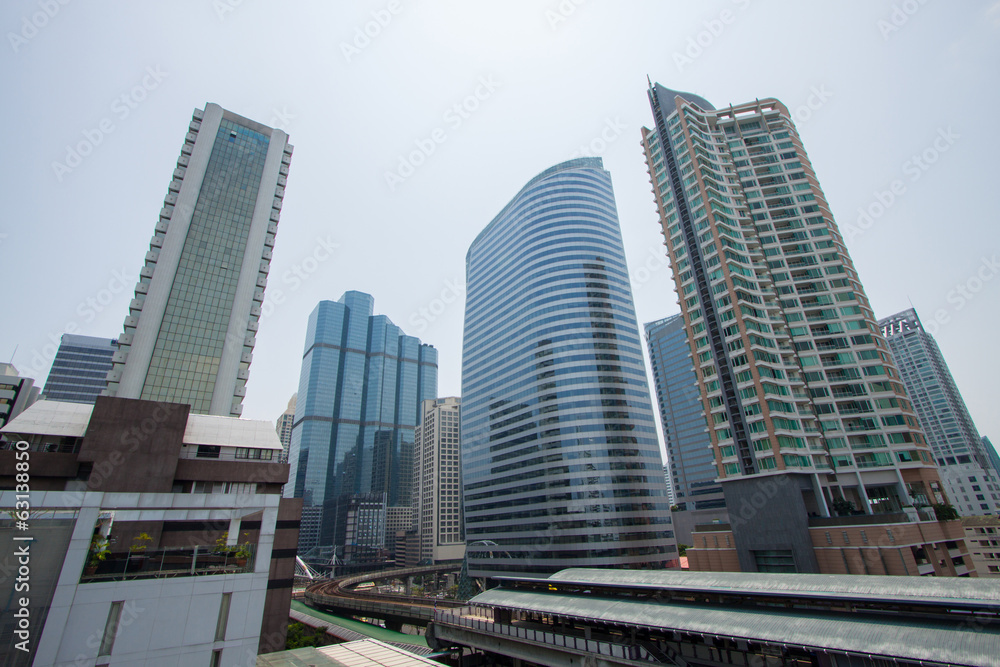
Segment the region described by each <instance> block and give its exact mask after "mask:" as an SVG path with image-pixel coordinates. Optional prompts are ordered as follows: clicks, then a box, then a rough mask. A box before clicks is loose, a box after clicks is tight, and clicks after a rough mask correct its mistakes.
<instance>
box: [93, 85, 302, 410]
mask: <svg viewBox="0 0 1000 667" xmlns="http://www.w3.org/2000/svg"><path fill="white" fill-rule="evenodd" d="M291 157H292V146H290V145H289V143H288V135H286V134H285V133H284V132H282V131H281V130H276V129H273V128H270V127H267V126H266V125H262V124H260V123H256V122H254V121H252V120H248V119H246V118H243V117H242V116H238V115H236V114H234V113H232V112H230V111H226V110H225V109H223V108H222V107H220V106H219V105H217V104H207V105H206V106H205V110H204V111H202V110H200V109H196V110H195V112H194V116H193V117H192V119H191V122H190V124H189V126H188V132H187V134H186V135H185V138H184V144H183V146H182V147H181V153H180V156H179V157H178V158H177V164H176V165H175V168H174V170H173V177H172V180H171V181H170V185H169V186H168V190H167V196H166V198H165V199H164V201H163V207H162V208H161V209H160V214H159V220H158V221H157V223H156V227H155V231H154V233H153V238H152V239H151V240H150V243H149V252H147V253H146V258H145V263H144V265H143V267H142V270H141V271H140V277H139V282H138V284H137V285H136V287H135V298H134V299H133V300H132V302H131V303H130V304H129V314H128V317H126V318H125V323H124V329H125V331H124V333H122V334H121V336H120V337H119V339H118V344H119V350H118V352H116V353H115V355H114V360H113V361H114V366H113V367H112V369H111V371H109V372H108V389H107V394H108V395H111V396H118V397H121V398H141V399H146V400H152V401H170V402H175V403H186V404H189V405H190V406H191V412H193V413H197V414H213V415H225V416H239V415H240V413H241V412H242V409H243V397H244V395H245V394H246V383H247V378H248V376H249V372H250V361H251V359H252V357H253V346H254V343H255V342H256V338H255V337H256V333H257V322H258V320H259V318H260V312H261V310H260V309H261V303H262V302H263V300H264V288H265V286H266V285H267V273H268V268H269V265H270V262H271V249H272V247H273V246H274V236H275V234H276V233H277V231H278V218H279V215H280V212H281V204H282V199H283V197H284V194H285V178H286V176H287V174H288V165H289V163H290V161H291Z"/></svg>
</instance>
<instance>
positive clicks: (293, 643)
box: [285, 623, 328, 651]
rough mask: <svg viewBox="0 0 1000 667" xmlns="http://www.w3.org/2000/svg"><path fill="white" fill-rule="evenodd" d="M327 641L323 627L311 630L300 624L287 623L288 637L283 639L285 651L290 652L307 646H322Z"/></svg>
mask: <svg viewBox="0 0 1000 667" xmlns="http://www.w3.org/2000/svg"><path fill="white" fill-rule="evenodd" d="M327 641H328V640H327V637H326V627H325V626H320V627H318V628H316V629H312V628H309V627H307V626H305V625H304V624H302V623H289V624H288V635H287V636H286V638H285V650H286V651H290V650H292V649H295V648H305V647H307V646H324V645H325V644H327Z"/></svg>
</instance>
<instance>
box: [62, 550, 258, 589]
mask: <svg viewBox="0 0 1000 667" xmlns="http://www.w3.org/2000/svg"><path fill="white" fill-rule="evenodd" d="M256 553H257V548H256V545H253V544H248V545H244V546H242V547H241V551H240V552H239V553H237V552H233V551H219V550H218V548H216V547H210V546H204V547H193V548H188V547H175V548H171V547H166V548H163V549H149V550H144V551H142V552H135V551H132V552H122V553H114V552H112V553H109V554H108V555H107V556H106V557H105V558H104V559H103V560H100V561H98V562H97V563H96V564H88V565H87V566H86V567H85V568H84V570H83V574H82V575H81V576H80V583H81V584H87V583H94V582H99V581H126V580H130V579H163V578H167V577H196V576H205V575H213V574H245V573H248V572H253V571H254V562H255V560H256ZM90 557H91V556H88V558H90Z"/></svg>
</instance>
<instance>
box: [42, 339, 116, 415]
mask: <svg viewBox="0 0 1000 667" xmlns="http://www.w3.org/2000/svg"><path fill="white" fill-rule="evenodd" d="M117 349H118V341H117V340H116V339H114V338H96V337H94V336H78V335H75V334H63V335H62V339H61V340H60V341H59V349H58V350H57V351H56V356H55V359H53V360H52V368H50V369H49V377H48V379H47V380H45V389H44V391H43V392H42V393H43V394H44V396H45V399H46V400H49V401H63V402H68V403H90V404H93V403H94V399H96V398H97V397H98V396H100V395H101V394H102V393H103V392H104V390H105V389H106V388H107V386H108V380H107V377H108V371H110V370H111V366H112V362H111V358H112V356H113V355H114V353H115V351H116V350H117Z"/></svg>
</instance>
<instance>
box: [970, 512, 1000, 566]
mask: <svg viewBox="0 0 1000 667" xmlns="http://www.w3.org/2000/svg"><path fill="white" fill-rule="evenodd" d="M962 527H963V528H964V529H965V542H966V544H967V545H968V547H969V554H970V555H971V556H972V566H973V567H974V568H975V569H976V572H978V573H979V576H980V577H1000V517H997V516H967V517H963V518H962Z"/></svg>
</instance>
